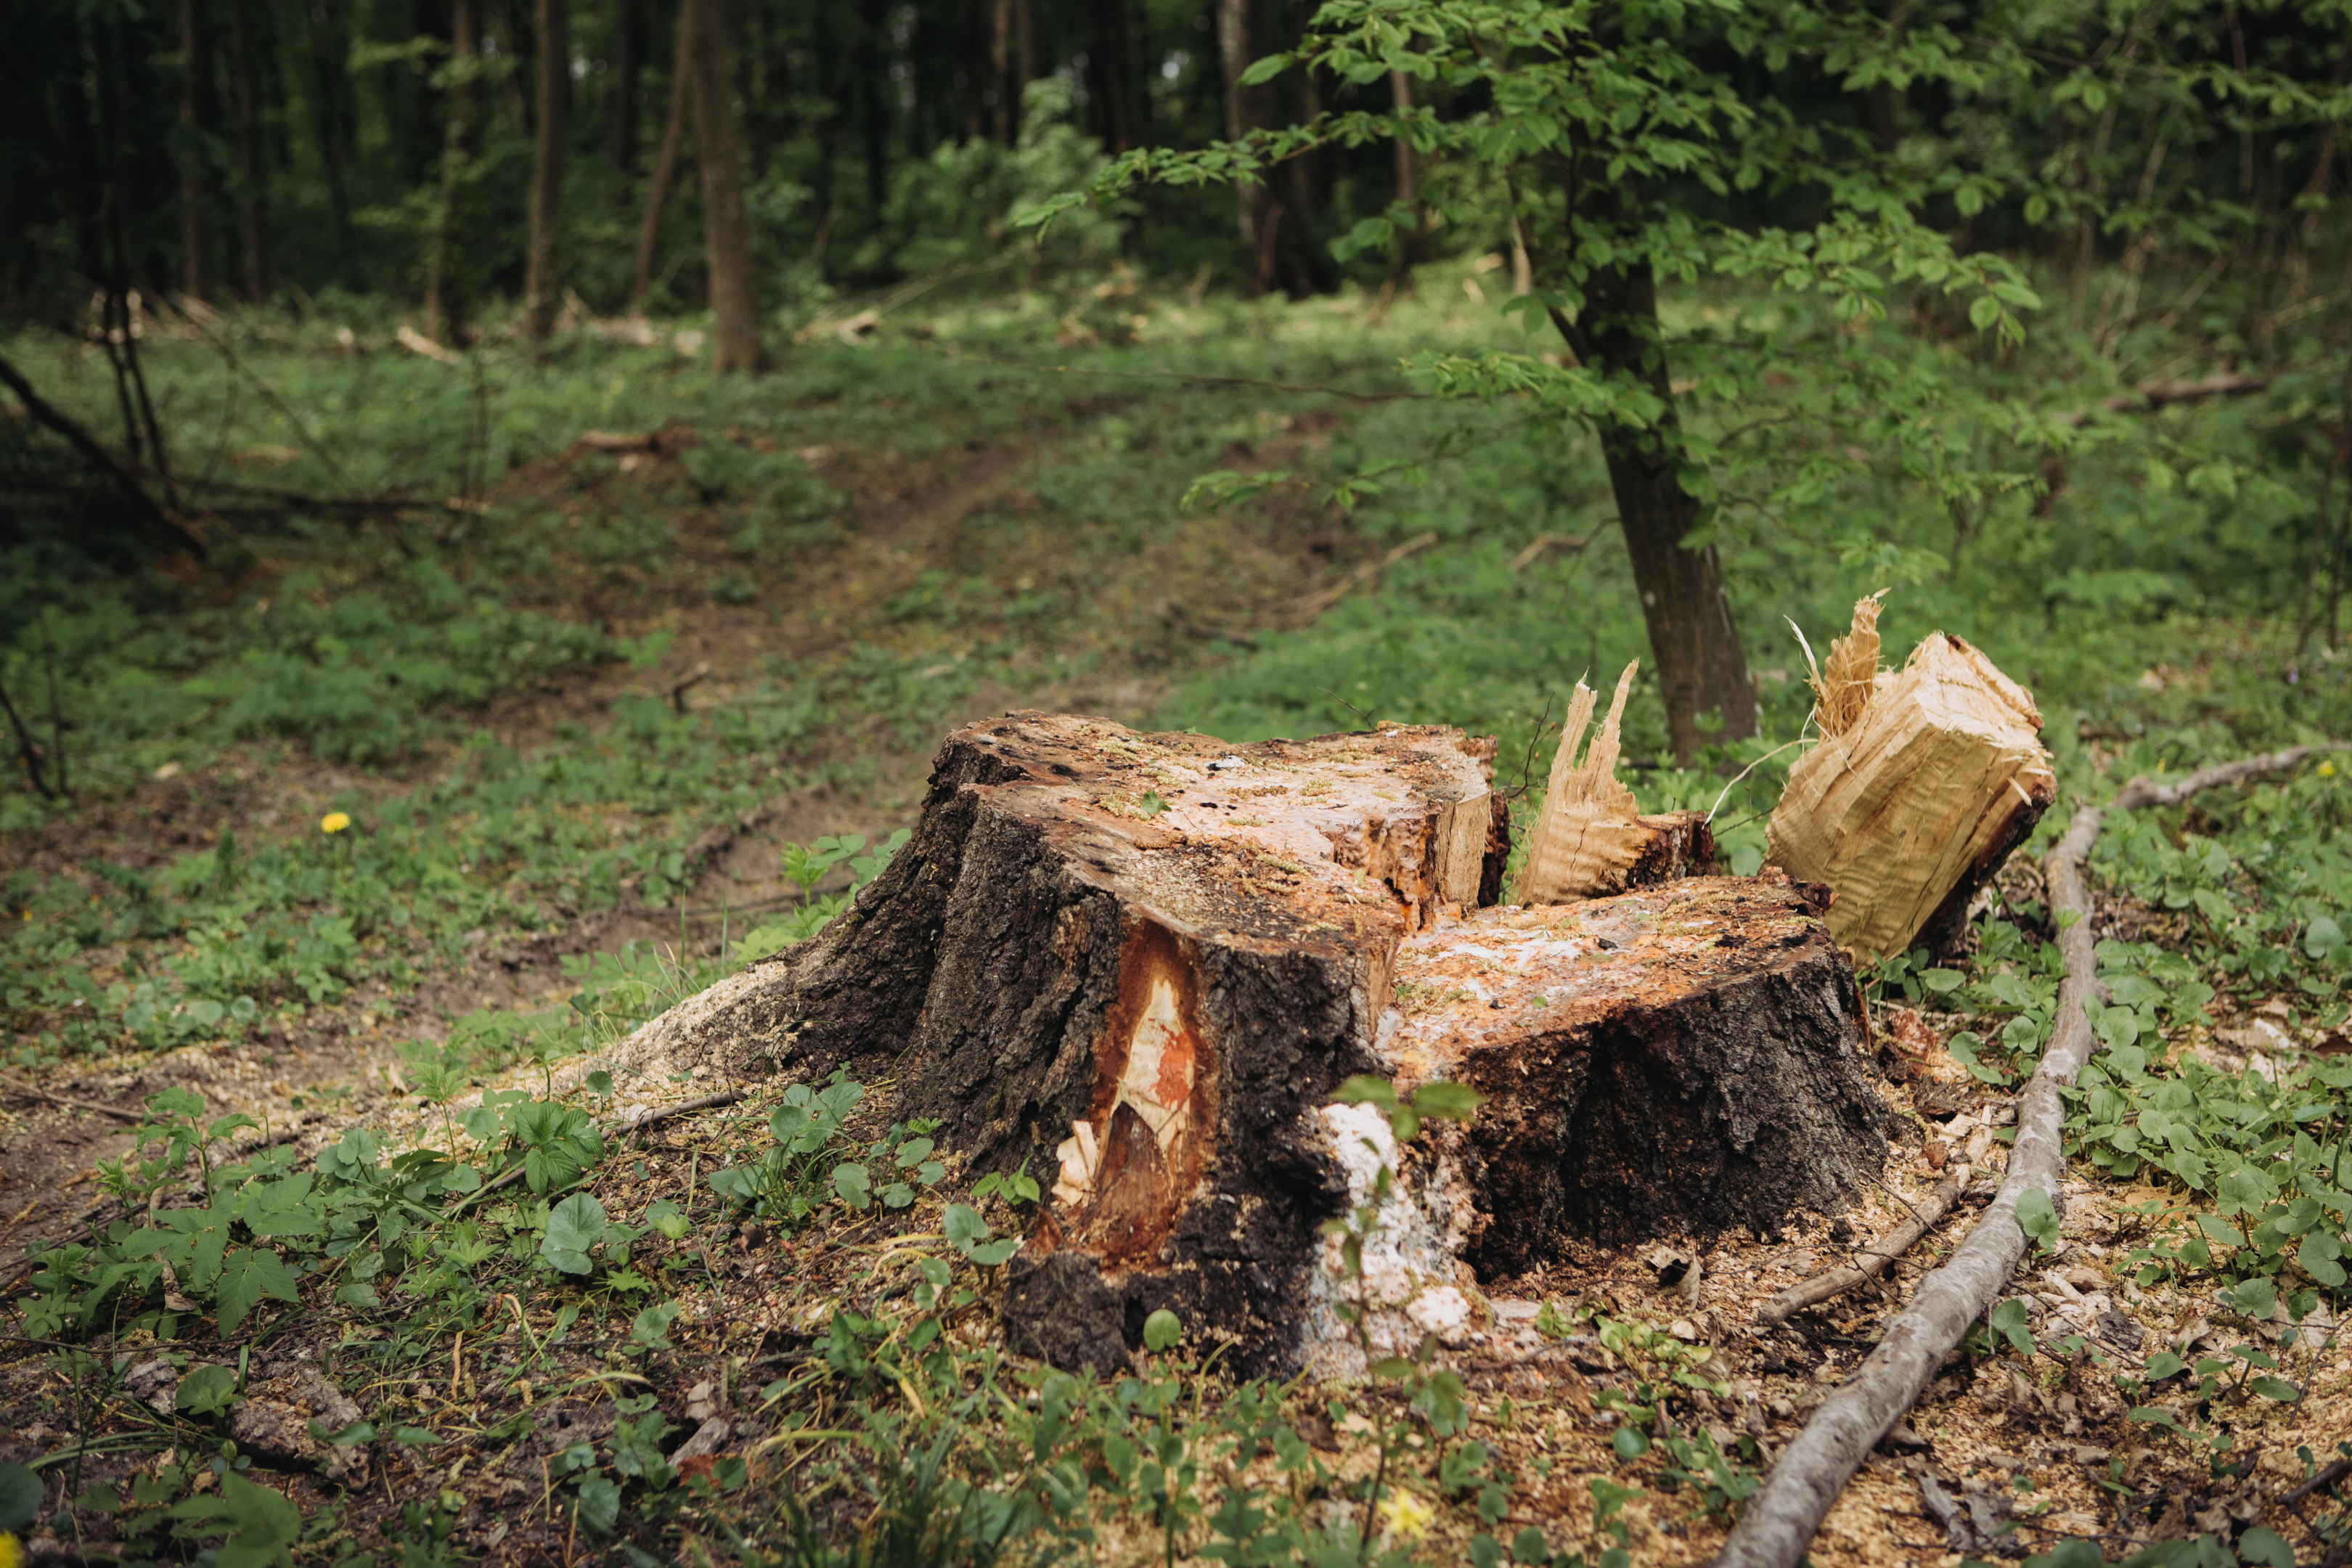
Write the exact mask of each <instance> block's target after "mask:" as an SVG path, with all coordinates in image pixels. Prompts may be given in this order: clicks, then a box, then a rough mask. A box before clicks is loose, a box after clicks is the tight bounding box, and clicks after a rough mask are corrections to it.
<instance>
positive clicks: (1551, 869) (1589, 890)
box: [1513, 659, 1715, 904]
mask: <svg viewBox="0 0 2352 1568" xmlns="http://www.w3.org/2000/svg"><path fill="white" fill-rule="evenodd" d="M1640 668H1642V665H1641V661H1640V660H1639V659H1636V660H1634V661H1633V663H1631V664H1629V665H1627V666H1626V667H1625V672H1624V673H1623V674H1622V675H1621V676H1619V677H1618V678H1617V692H1616V695H1615V696H1613V697H1612V698H1611V699H1610V701H1609V715H1608V717H1607V718H1605V719H1603V720H1602V721H1601V728H1600V730H1599V731H1597V732H1596V733H1595V734H1594V735H1593V737H1592V743H1591V745H1590V746H1589V747H1587V748H1586V750H1585V752H1584V756H1583V758H1582V760H1581V761H1580V760H1578V757H1577V754H1576V752H1577V747H1578V746H1579V744H1580V743H1581V742H1583V740H1584V731H1585V728H1586V727H1587V726H1588V725H1590V724H1591V722H1592V710H1593V706H1594V702H1595V697H1594V693H1593V691H1592V689H1591V687H1588V686H1587V685H1585V684H1584V682H1582V681H1581V680H1580V681H1578V682H1577V683H1576V695H1575V697H1574V698H1573V699H1572V700H1570V704H1569V710H1568V719H1567V721H1566V722H1565V723H1563V724H1562V725H1561V726H1560V731H1559V751H1558V752H1556V753H1554V755H1553V757H1552V762H1551V775H1550V779H1549V783H1548V784H1546V786H1545V790H1544V804H1543V811H1542V813H1541V814H1540V815H1539V816H1538V817H1537V819H1536V829H1535V833H1534V835H1533V836H1532V837H1530V838H1529V839H1528V858H1527V863H1526V864H1525V865H1524V866H1522V867H1521V868H1520V870H1519V885H1518V888H1517V890H1516V892H1515V893H1514V895H1513V896H1514V897H1515V898H1516V899H1517V901H1518V902H1520V903H1522V904H1564V903H1569V902H1571V901H1573V900H1578V899H1595V898H1602V897H1605V896H1607V895H1608V894H1611V893H1622V892H1623V891H1625V889H1628V888H1640V887H1649V886H1652V885H1654V884H1655V883H1659V882H1664V881H1668V880H1671V879H1674V878H1676V877H1686V876H1688V875H1690V874H1691V873H1692V872H1693V871H1694V870H1696V869H1697V868H1701V867H1704V866H1706V865H1707V864H1708V863H1710V862H1711V861H1713V860H1714V858H1715V837H1714V835H1713V834H1712V833H1710V832H1709V831H1708V829H1707V824H1706V814H1705V813H1703V812H1696V811H1673V812H1665V813H1662V814H1660V815H1658V816H1643V815H1642V808H1641V806H1640V805H1639V804H1638V803H1636V802H1635V800H1634V799H1633V791H1632V790H1630V789H1628V788H1626V787H1625V785H1624V784H1623V783H1622V781H1620V780H1619V779H1618V777H1617V758H1618V753H1619V742H1618V725H1619V722H1620V721H1621V720H1622V719H1623V717H1624V713H1625V698H1626V694H1627V693H1628V692H1630V691H1632V690H1633V676H1634V674H1635V672H1637V671H1638V670H1639V669H1640Z"/></svg>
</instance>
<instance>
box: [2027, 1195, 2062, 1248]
mask: <svg viewBox="0 0 2352 1568" xmlns="http://www.w3.org/2000/svg"><path fill="white" fill-rule="evenodd" d="M2017 1225H2018V1228H2019V1229H2021V1230H2022V1231H2024V1232H2025V1234H2026V1235H2028V1236H2030V1237H2032V1238H2033V1240H2034V1243H2035V1245H2036V1246H2038V1247H2041V1249H2042V1251H2044V1252H2047V1251H2049V1250H2051V1248H2053V1247H2055V1246H2056V1245H2057V1244H2058V1210H2057V1209H2056V1207H2054V1206H2053V1205H2052V1204H2051V1202H2050V1194H2048V1193H2045V1192H2043V1191H2042V1189H2041V1188H2040V1187H2028V1188H2026V1189H2025V1191H2023V1192H2021V1193H2020V1194H2018V1195H2017Z"/></svg>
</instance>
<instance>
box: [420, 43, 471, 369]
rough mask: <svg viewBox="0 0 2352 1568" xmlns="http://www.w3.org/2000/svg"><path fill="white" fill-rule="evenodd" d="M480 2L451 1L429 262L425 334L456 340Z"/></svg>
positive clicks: (460, 310) (460, 308) (461, 301)
mask: <svg viewBox="0 0 2352 1568" xmlns="http://www.w3.org/2000/svg"><path fill="white" fill-rule="evenodd" d="M474 4H475V0H451V4H450V7H449V65H450V82H449V120H448V125H447V128H446V132H444V134H443V137H442V142H441V188H440V192H439V194H438V195H437V197H436V202H435V207H434V214H433V238H432V241H431V243H430V245H429V246H428V247H427V249H426V254H425V336H426V337H428V338H432V339H434V340H436V342H454V341H455V340H456V337H457V328H458V324H459V321H460V319H461V317H462V315H463V310H464V303H465V301H464V290H463V289H461V288H460V287H459V286H458V282H457V257H458V251H459V249H460V242H461V237H462V226H461V225H460V223H459V222H458V201H457V197H458V187H459V186H460V185H461V184H463V183H464V180H465V176H466V170H467V164H469V163H472V162H473V148H474V132H475V122H476V120H477V118H478V116H477V109H478V104H479V102H480V98H481V79H480V76H479V74H478V69H477V67H478V62H479V61H480V58H481V52H482V39H481V32H480V23H479V18H478V16H477V14H476V12H475V9H474Z"/></svg>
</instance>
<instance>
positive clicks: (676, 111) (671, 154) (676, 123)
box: [629, 0, 694, 313]
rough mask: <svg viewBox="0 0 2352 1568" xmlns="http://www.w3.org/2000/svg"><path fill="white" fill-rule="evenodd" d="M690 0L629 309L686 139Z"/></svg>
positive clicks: (646, 285)
mask: <svg viewBox="0 0 2352 1568" xmlns="http://www.w3.org/2000/svg"><path fill="white" fill-rule="evenodd" d="M693 21H694V16H693V0H679V4H678V8H677V43H676V44H675V45H674V46H673V47H672V50H671V54H670V66H669V109H668V111H667V113H666V114H665V115H664V116H663V118H662V139H661V146H660V148H659V149H658V150H656V152H655V153H654V172H653V177H652V179H650V180H648V181H647V182H646V216H645V221H644V222H643V223H641V224H639V225H638V226H637V265H636V269H635V272H633V273H632V274H631V275H630V279H629V310H631V312H632V313H642V312H643V311H644V310H645V308H646V291H647V290H648V289H651V288H652V287H653V282H654V260H655V258H656V256H657V255H658V254H659V253H660V250H661V227H662V215H663V214H664V213H665V212H667V210H668V209H669V197H670V192H671V191H672V190H673V189H674V188H675V187H676V186H677V160H678V144H679V143H680V142H683V141H684V140H685V139H686V110H687V105H688V102H689V101H691V100H692V98H693V83H694V37H693V34H692V32H691V31H690V28H691V25H692V23H693Z"/></svg>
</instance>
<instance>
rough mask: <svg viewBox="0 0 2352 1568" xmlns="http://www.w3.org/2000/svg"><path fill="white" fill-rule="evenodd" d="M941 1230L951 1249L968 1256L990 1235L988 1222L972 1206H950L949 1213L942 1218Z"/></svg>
mask: <svg viewBox="0 0 2352 1568" xmlns="http://www.w3.org/2000/svg"><path fill="white" fill-rule="evenodd" d="M940 1231H941V1232H942V1233H943V1234H944V1235H945V1236H946V1237H947V1238H948V1245H949V1246H950V1247H954V1248H955V1249H956V1250H957V1251H958V1252H961V1253H963V1254H965V1255H967V1256H969V1255H970V1254H971V1249H972V1248H973V1247H976V1246H978V1245H979V1244H980V1243H982V1242H983V1241H986V1240H987V1239H988V1238H989V1235H990V1232H989V1228H988V1222H987V1221H986V1220H984V1219H982V1218H981V1217H980V1211H979V1210H978V1209H976V1208H973V1207H972V1206H971V1205H970V1204H950V1205H948V1207H947V1213H946V1214H944V1215H941V1216H940Z"/></svg>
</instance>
